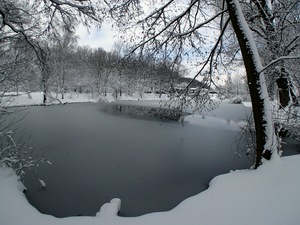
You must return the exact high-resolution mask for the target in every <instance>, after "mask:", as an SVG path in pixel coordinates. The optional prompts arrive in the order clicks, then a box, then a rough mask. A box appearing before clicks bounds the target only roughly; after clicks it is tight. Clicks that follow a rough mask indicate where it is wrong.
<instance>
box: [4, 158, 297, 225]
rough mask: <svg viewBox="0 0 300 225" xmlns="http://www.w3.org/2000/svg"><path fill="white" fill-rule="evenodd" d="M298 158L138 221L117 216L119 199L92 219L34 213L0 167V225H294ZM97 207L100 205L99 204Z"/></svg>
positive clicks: (222, 183)
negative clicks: (56, 216)
mask: <svg viewBox="0 0 300 225" xmlns="http://www.w3.org/2000/svg"><path fill="white" fill-rule="evenodd" d="M299 171H300V156H299V155H296V156H289V157H283V158H277V159H276V160H272V161H268V162H265V163H264V164H263V165H262V166H260V167H259V168H258V169H257V170H238V171H233V172H230V173H228V174H224V175H220V176H217V177H216V178H214V179H213V180H212V181H211V182H210V187H209V188H208V189H207V190H206V191H204V192H202V193H200V194H198V195H196V196H193V197H191V198H188V199H186V200H185V201H183V202H182V203H181V204H179V205H178V206H177V207H175V208H174V209H173V210H171V211H168V212H157V213H151V214H146V215H143V216H140V217H126V218H125V217H119V216H117V211H118V210H119V209H120V205H121V200H120V199H113V200H112V201H111V202H110V203H106V204H104V205H103V206H102V207H101V210H99V213H97V216H95V217H68V218H55V217H53V216H50V215H44V214H41V213H39V212H38V211H37V210H36V209H35V208H34V207H33V206H31V205H30V204H29V203H28V202H27V200H26V198H25V195H24V194H23V193H22V190H23V185H22V184H21V183H20V182H19V181H18V177H17V176H16V175H15V174H14V172H13V171H12V170H11V169H7V168H3V167H1V168H0V193H1V194H0V224H1V225H19V224H22V225H40V224H43V225H58V224H59V225H110V224H111V225H113V224H114V225H126V224H128V225H129V224H130V225H144V224H145V225H146V224H147V225H149V224H163V225H182V224H191V225H192V224H195V225H196V224H197V225H198V224H199V225H201V224H203V225H220V224H221V225H234V224H237V225H257V224H259V225H298V224H299V221H300V213H299V212H300V173H299ZM99 208H100V206H99Z"/></svg>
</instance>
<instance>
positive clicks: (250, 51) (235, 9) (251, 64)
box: [226, 0, 277, 168]
mask: <svg viewBox="0 0 300 225" xmlns="http://www.w3.org/2000/svg"><path fill="white" fill-rule="evenodd" d="M226 3H227V7H228V10H229V16H230V19H231V23H232V27H233V29H234V32H235V34H236V36H237V39H238V42H239V46H240V49H241V52H242V56H243V60H244V64H245V68H246V72H247V81H248V86H249V90H250V96H251V101H252V108H253V116H254V124H255V131H256V160H255V167H256V168H257V167H258V166H259V165H260V164H261V159H262V157H264V158H266V159H270V158H271V155H272V153H273V152H274V151H275V149H276V147H277V145H276V138H275V130H274V124H273V121H272V115H271V110H270V102H269V96H268V92H267V86H266V82H265V78H264V75H263V73H260V71H261V69H262V65H261V61H260V58H259V54H258V51H257V48H256V45H255V42H254V39H253V36H252V33H251V31H250V28H249V26H248V24H247V23H246V20H245V18H244V15H243V12H242V10H241V8H240V4H239V1H238V0H226Z"/></svg>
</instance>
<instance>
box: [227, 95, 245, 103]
mask: <svg viewBox="0 0 300 225" xmlns="http://www.w3.org/2000/svg"><path fill="white" fill-rule="evenodd" d="M230 103H231V104H242V103H243V99H242V98H241V97H240V96H237V97H234V98H232V99H231V100H230Z"/></svg>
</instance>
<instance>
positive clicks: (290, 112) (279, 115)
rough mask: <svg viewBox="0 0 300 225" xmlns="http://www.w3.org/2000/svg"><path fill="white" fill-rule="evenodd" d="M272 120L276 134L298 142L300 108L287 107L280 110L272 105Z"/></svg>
mask: <svg viewBox="0 0 300 225" xmlns="http://www.w3.org/2000/svg"><path fill="white" fill-rule="evenodd" d="M273 110H274V113H273V117H274V118H273V119H274V122H275V126H276V129H277V131H278V133H279V134H280V135H281V136H283V137H291V138H294V139H296V140H297V141H300V107H299V106H293V105H292V106H287V107H285V108H280V107H278V106H277V105H275V104H273Z"/></svg>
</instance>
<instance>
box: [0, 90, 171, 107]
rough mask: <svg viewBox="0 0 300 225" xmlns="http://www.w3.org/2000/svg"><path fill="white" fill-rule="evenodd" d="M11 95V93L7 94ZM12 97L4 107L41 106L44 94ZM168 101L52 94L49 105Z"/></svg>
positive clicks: (151, 96)
mask: <svg viewBox="0 0 300 225" xmlns="http://www.w3.org/2000/svg"><path fill="white" fill-rule="evenodd" d="M7 94H9V93H7ZM11 95H12V96H10V97H7V98H3V100H2V102H3V103H4V106H27V105H40V104H42V103H43V93H42V92H32V93H30V94H28V93H22V92H21V93H19V95H18V96H14V95H15V93H11ZM164 99H167V97H166V95H162V96H161V98H159V96H158V95H156V94H152V93H150V94H144V96H143V98H141V97H140V96H139V95H138V94H133V95H132V96H128V95H125V94H124V95H123V96H122V97H120V96H118V97H117V98H114V97H113V96H112V94H108V95H107V96H105V97H104V96H101V97H99V96H98V95H96V94H94V95H92V94H91V93H78V92H77V93H76V92H72V93H66V94H65V95H64V99H62V98H61V94H55V93H51V95H48V104H60V103H75V102H115V101H119V100H120V101H122V100H164Z"/></svg>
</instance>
